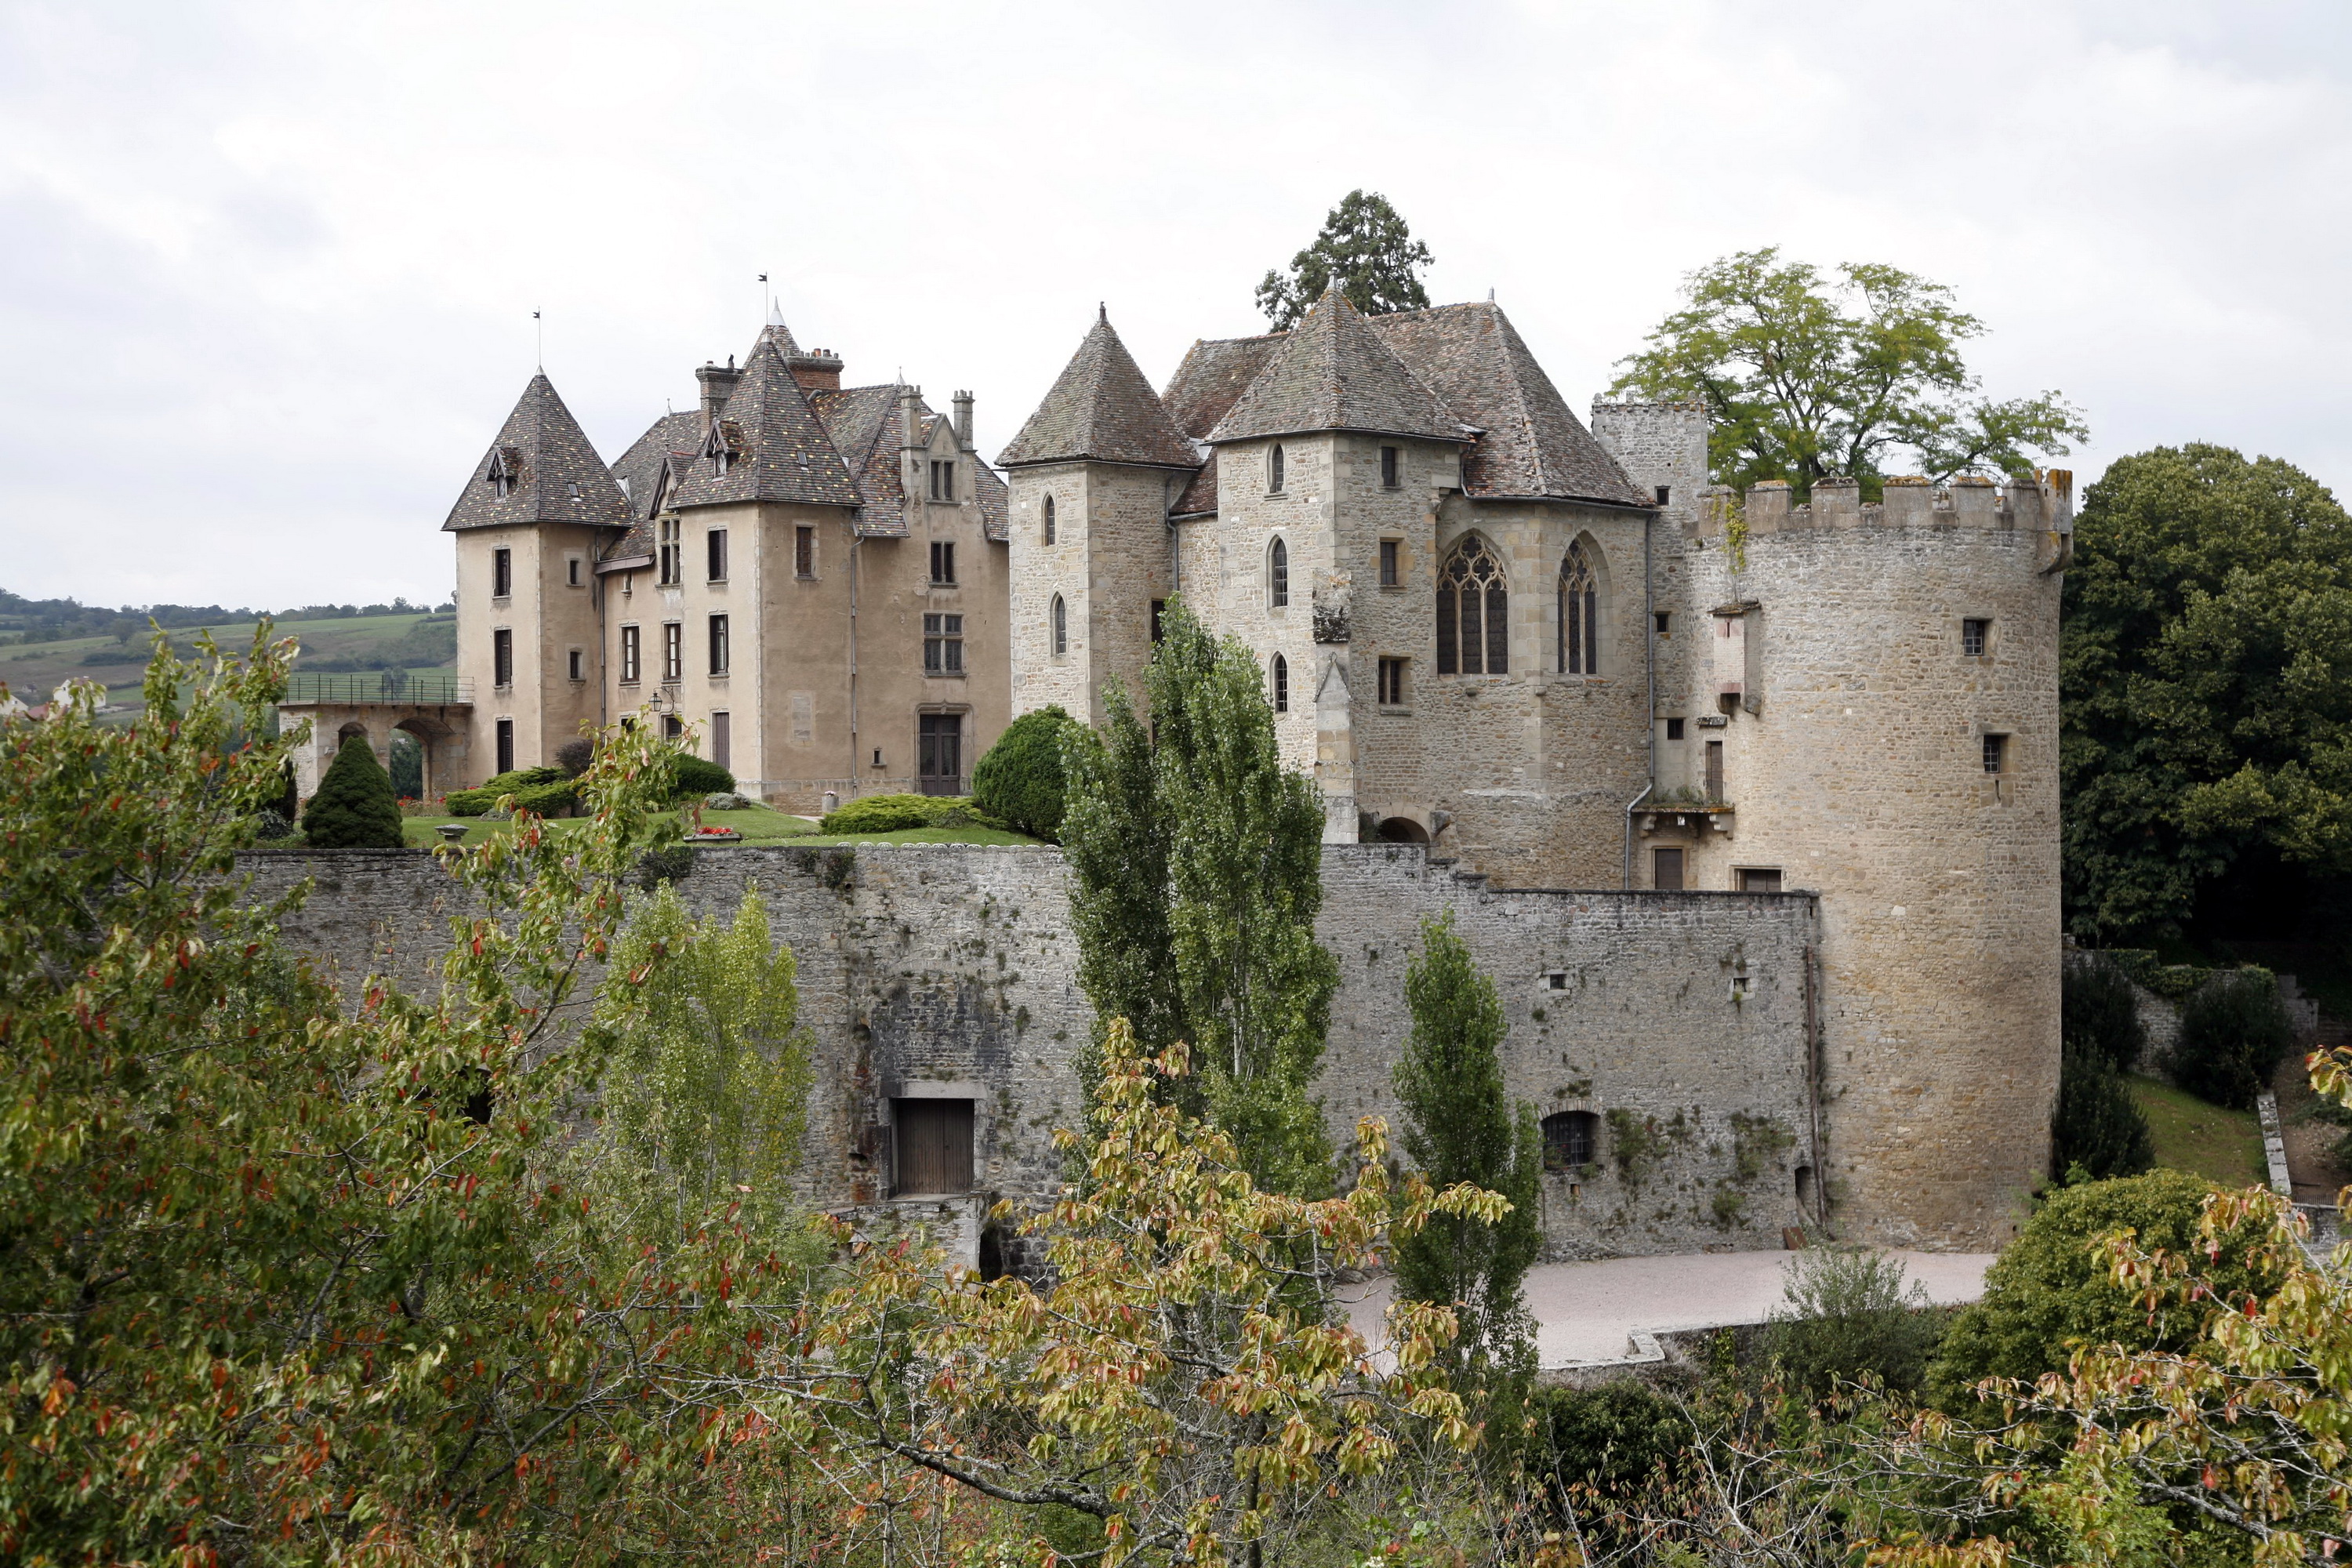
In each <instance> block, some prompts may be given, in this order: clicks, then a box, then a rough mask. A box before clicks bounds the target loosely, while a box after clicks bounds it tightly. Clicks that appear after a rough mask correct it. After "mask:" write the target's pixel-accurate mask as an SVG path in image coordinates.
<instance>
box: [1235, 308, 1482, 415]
mask: <svg viewBox="0 0 2352 1568" xmlns="http://www.w3.org/2000/svg"><path fill="white" fill-rule="evenodd" d="M1463 423H1464V422H1463V420H1462V419H1460V418H1457V417H1456V416H1455V415H1454V412H1453V411H1452V410H1450V409H1449V408H1447V407H1446V406H1445V405H1444V403H1442V402H1440V401H1439V400H1438V398H1437V396H1436V395H1435V394H1434V393H1433V392H1432V391H1431V389H1430V388H1429V387H1427V386H1424V385H1423V384H1422V383H1421V382H1419V381H1418V380H1416V379H1414V376H1413V374H1412V371H1410V370H1408V369H1407V368H1406V367H1405V365H1404V363H1403V362H1402V361H1401V360H1399V359H1398V358H1397V356H1396V355H1395V354H1394V353H1391V351H1390V349H1389V347H1388V345H1387V344H1385V343H1384V342H1381V336H1380V334H1379V333H1377V332H1375V331H1373V330H1372V328H1371V325H1370V323H1369V322H1368V321H1365V320H1364V317H1363V314H1362V312H1360V311H1359V310H1357V309H1356V308H1355V307H1354V306H1353V305H1350V304H1349V303H1348V297H1347V296H1346V295H1344V294H1342V293H1340V292H1339V289H1336V288H1335V289H1331V290H1330V291H1329V292H1328V293H1326V294H1325V295H1324V296H1323V298H1322V299H1320V300H1317V301H1316V303H1315V309H1313V310H1309V311H1308V312H1307V319H1306V320H1305V321H1301V322H1299V323H1298V325H1297V328H1295V329H1294V330H1293V331H1291V332H1290V333H1289V335H1288V336H1287V337H1286V338H1285V339H1283V341H1282V342H1281V345H1280V346H1279V347H1278V348H1276V351H1275V352H1274V353H1273V354H1272V356H1271V357H1270V358H1269V359H1268V360H1267V362H1266V365H1265V369H1263V370H1261V371H1260V372H1258V374H1257V376H1256V378H1255V380H1253V381H1252V382H1251V383H1250V384H1249V386H1248V388H1247V390H1245V391H1244V392H1243V394H1242V395H1241V396H1240V397H1239V398H1237V399H1236V400H1234V405H1233V406H1232V407H1231V408H1230V409H1228V410H1227V411H1226V414H1225V416H1224V417H1223V419H1221V420H1219V421H1218V422H1217V426H1216V428H1215V429H1213V430H1212V431H1210V432H1209V435H1208V437H1207V438H1208V439H1209V440H1212V441H1244V440H1250V439H1253V438H1255V437H1264V436H1285V435H1289V434H1291V433H1292V432H1294V431H1306V430H1368V431H1376V432H1378V433H1380V434H1381V435H1393V436H1422V437H1429V438H1430V439H1432V440H1439V441H1466V440H1468V439H1469V433H1468V432H1467V431H1465V430H1464V429H1463V428H1462V426H1463Z"/></svg>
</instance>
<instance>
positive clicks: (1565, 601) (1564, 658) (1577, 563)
mask: <svg viewBox="0 0 2352 1568" xmlns="http://www.w3.org/2000/svg"><path fill="white" fill-rule="evenodd" d="M1559 672H1560V673H1561V674H1562V675H1598V674H1600V673H1601V591H1600V580H1599V579H1598V578H1596V577H1595V576H1594V575H1593V573H1592V563H1591V560H1590V559H1589V558H1587V556H1586V555H1585V553H1584V542H1583V541H1582V540H1578V541H1577V542H1575V543H1574V544H1571V545H1570V546H1569V547H1568V554H1567V555H1566V556H1564V557H1562V558H1561V560H1560V563H1559Z"/></svg>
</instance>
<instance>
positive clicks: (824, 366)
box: [751, 302, 841, 392]
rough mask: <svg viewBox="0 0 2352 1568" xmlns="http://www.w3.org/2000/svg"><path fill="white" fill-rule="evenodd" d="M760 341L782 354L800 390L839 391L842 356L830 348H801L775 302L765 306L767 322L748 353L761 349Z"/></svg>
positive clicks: (782, 309)
mask: <svg viewBox="0 0 2352 1568" xmlns="http://www.w3.org/2000/svg"><path fill="white" fill-rule="evenodd" d="M760 343H773V344H774V345H775V347H776V353H778V354H779V355H780V356H782V359H783V362H784V368H785V369H786V370H789V371H791V372H792V373H793V380H794V381H796V382H798V383H800V385H801V390H802V391H803V392H838V391H840V390H841V356H839V355H838V354H836V353H834V352H833V351H832V350H831V349H817V350H814V351H810V350H807V349H803V348H802V347H801V345H800V343H799V342H798V341H797V340H795V339H794V338H793V330H792V329H791V328H790V327H788V326H786V325H784V308H783V306H782V305H781V304H778V303H773V302H772V303H770V305H769V306H768V324H767V325H766V326H764V327H762V328H761V329H760V338H759V342H755V343H753V344H752V345H751V352H752V353H759V352H760Z"/></svg>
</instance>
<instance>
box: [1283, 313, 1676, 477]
mask: <svg viewBox="0 0 2352 1568" xmlns="http://www.w3.org/2000/svg"><path fill="white" fill-rule="evenodd" d="M1318 309H1319V307H1318ZM1370 324H1371V327H1372V330H1373V331H1375V332H1377V333H1379V335H1380V337H1381V341H1382V342H1385V343H1387V344H1388V346H1389V347H1390V348H1391V349H1392V350H1394V351H1395V353H1396V356H1397V358H1398V359H1400V360H1402V361H1403V363H1405V365H1406V366H1407V367H1408V368H1410V369H1411V370H1412V373H1413V374H1414V375H1415V376H1417V377H1419V378H1420V380H1421V381H1422V382H1423V384H1426V385H1428V386H1429V387H1430V389H1431V390H1432V391H1433V392H1435V393H1436V394H1437V395H1439V396H1440V397H1443V398H1444V400H1445V402H1446V405H1448V406H1449V407H1451V408H1452V409H1453V410H1454V412H1455V413H1456V414H1458V415H1460V416H1461V417H1462V419H1463V421H1464V422H1465V423H1466V424H1470V425H1475V426H1477V427H1478V428H1479V429H1480V430H1481V431H1482V432H1483V434H1481V435H1480V436H1479V437H1478V439H1477V443H1476V444H1475V446H1473V447H1471V448H1470V449H1469V451H1467V452H1466V453H1465V454H1464V455H1463V458H1462V479H1463V488H1464V489H1465V492H1466V493H1468V494H1470V495H1474V496H1557V497H1560V498H1562V499H1570V500H1602V501H1614V502H1617V503H1619V504H1621V505H1625V506H1648V505H1650V504H1651V501H1652V498H1651V497H1650V496H1648V495H1645V494H1643V492H1642V490H1641V489H1638V488H1637V487H1636V486H1635V485H1634V484H1633V481H1632V480H1631V479H1627V478H1626V477H1625V473H1624V470H1623V469H1622V468H1619V467H1618V466H1617V462H1616V459H1615V458H1612V457H1610V455H1609V453H1608V452H1607V450H1606V449H1604V448H1603V447H1601V443H1600V442H1598V441H1596V440H1594V439H1593V437H1592V432H1591V431H1590V430H1588V429H1586V428H1585V427H1584V424H1583V422H1582V421H1581V420H1580V419H1578V418H1577V416H1575V415H1574V414H1573V413H1572V412H1570V409H1569V406H1568V405H1567V403H1566V402H1565V401H1563V400H1562V399H1561V397H1560V395H1559V389H1558V388H1556V387H1554V386H1553V385H1552V384H1551V378H1550V377H1549V376H1548V375H1546V374H1544V371H1543V366H1541V365H1539V364H1538V363H1536V356H1535V355H1534V354H1533V353H1529V352H1528V345H1527V344H1526V342H1523V341H1521V339H1520V337H1519V334H1518V332H1517V331H1516V330H1515V329H1514V328H1513V327H1512V325H1511V323H1510V319H1509V318H1508V317H1507V316H1505V315H1504V314H1503V312H1502V310H1501V308H1500V307H1499V306H1497V305H1496V304H1495V303H1493V302H1492V301H1491V300H1478V301H1475V302H1474V303H1471V304H1466V305H1441V306H1439V307H1437V308H1436V309H1434V310H1402V311H1399V312H1397V313H1396V314H1394V315H1388V316H1374V317H1372V318H1371V321H1370Z"/></svg>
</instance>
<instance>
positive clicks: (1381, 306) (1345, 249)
mask: <svg viewBox="0 0 2352 1568" xmlns="http://www.w3.org/2000/svg"><path fill="white" fill-rule="evenodd" d="M1431 260H1432V258H1431V256H1430V254H1429V247H1427V246H1426V245H1423V243H1422V242H1421V241H1419V240H1417V239H1415V238H1413V237H1412V229H1411V228H1410V227H1409V226H1407V225H1406V223H1405V221H1404V215H1403V214H1402V213H1400V212H1398V211H1397V210H1396V208H1395V207H1393V206H1391V205H1390V204H1389V199H1388V197H1386V196H1384V195H1381V194H1380V193H1379V192H1378V191H1360V190H1359V191H1349V193H1348V194H1347V195H1345V196H1343V197H1341V198H1340V200H1339V205H1338V206H1336V207H1333V208H1332V209H1331V210H1330V212H1329V213H1328V214H1327V215H1326V216H1325V217H1324V219H1323V232H1321V233H1320V234H1318V235H1317V236H1316V237H1315V243H1314V244H1312V245H1310V246H1308V247H1307V248H1306V249H1304V250H1302V251H1300V252H1299V253H1298V254H1297V255H1296V256H1294V257H1292V258H1290V271H1289V273H1288V274H1287V275H1285V274H1283V273H1280V272H1272V271H1269V272H1268V273H1267V274H1266V275H1265V280H1264V281H1263V282H1261V283H1259V284H1258V286H1257V308H1258V309H1259V310H1263V311H1265V319H1266V320H1267V321H1270V322H1272V323H1273V325H1274V330H1275V331H1277V332H1286V331H1289V330H1290V329H1291V328H1293V327H1295V326H1297V324H1298V322H1299V321H1300V319H1301V318H1302V317H1304V316H1305V315H1306V314H1307V311H1309V310H1313V309H1314V308H1315V301H1316V300H1320V299H1321V298H1323V294H1324V291H1325V290H1326V289H1330V288H1331V287H1332V286H1333V285H1335V284H1336V285H1337V286H1338V287H1339V292H1340V293H1342V294H1345V295H1346V296H1347V297H1348V303H1349V304H1350V305H1353V306H1354V307H1356V309H1357V310H1361V311H1362V312H1363V313H1364V314H1365V315H1367V316H1378V315H1383V314H1386V313H1387V312H1389V311H1391V310H1427V309H1429V291H1428V290H1427V289H1423V287H1422V286H1421V269H1422V268H1424V267H1427V266H1428V265H1429V264H1430V262H1431Z"/></svg>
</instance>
